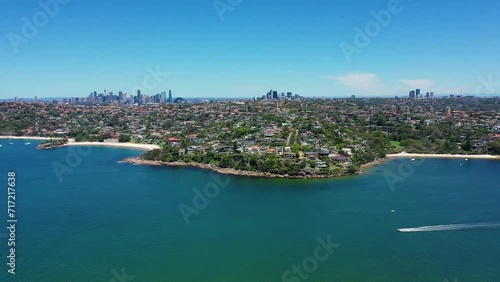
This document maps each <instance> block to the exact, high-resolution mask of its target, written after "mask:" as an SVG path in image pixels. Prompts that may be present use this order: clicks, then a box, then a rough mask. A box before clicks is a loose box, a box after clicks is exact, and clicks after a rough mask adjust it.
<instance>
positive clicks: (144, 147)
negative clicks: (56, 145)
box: [0, 136, 160, 151]
mask: <svg viewBox="0 0 500 282" xmlns="http://www.w3.org/2000/svg"><path fill="white" fill-rule="evenodd" d="M0 139H19V140H50V139H62V138H50V137H29V136H28V137H19V136H0ZM65 146H102V147H115V148H131V149H139V150H145V151H149V150H153V149H160V146H158V145H152V144H135V143H104V142H75V139H71V138H69V139H68V144H66V145H65Z"/></svg>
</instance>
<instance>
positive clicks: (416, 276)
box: [0, 140, 500, 282]
mask: <svg viewBox="0 0 500 282" xmlns="http://www.w3.org/2000/svg"><path fill="white" fill-rule="evenodd" d="M8 142H9V141H7V140H0V144H2V145H3V147H1V148H0V158H1V163H0V181H3V183H5V185H4V187H5V188H4V190H2V191H3V192H0V195H3V196H1V197H0V226H2V228H1V229H0V234H2V235H4V236H1V235H0V240H1V241H2V242H1V247H0V252H1V253H0V257H2V258H3V259H2V263H1V267H0V270H1V273H0V281H51V282H53V281H106V282H108V281H117V282H118V281H439V282H442V281H446V280H448V281H453V280H455V281H460V282H462V281H500V263H499V262H500V260H499V257H500V239H499V238H500V229H498V228H497V227H495V225H494V224H495V223H497V224H498V223H500V205H499V204H498V203H499V202H500V185H499V181H498V180H499V176H498V173H499V172H500V162H498V161H487V160H470V161H469V162H465V161H464V160H436V159H428V160H424V161H423V162H422V163H421V164H420V165H418V166H417V163H413V164H412V165H411V166H412V167H413V169H414V171H413V173H411V170H410V172H409V173H407V174H406V173H405V172H408V171H403V174H401V173H399V172H398V169H399V166H401V164H402V163H403V162H404V163H406V164H409V162H408V160H395V161H391V162H387V163H385V164H383V165H380V166H376V167H373V168H371V169H370V170H369V171H368V173H367V174H365V175H362V176H357V177H346V178H341V179H334V180H313V181H302V180H299V181H286V180H265V179H251V178H243V177H228V176H222V175H216V174H213V173H211V172H207V171H203V170H198V169H189V168H163V167H147V166H133V165H129V164H119V163H117V162H118V161H120V160H122V159H123V158H125V157H128V156H137V155H140V154H141V152H139V151H135V150H129V149H116V148H97V147H95V148H92V149H91V152H84V151H82V152H80V153H79V155H80V157H81V159H79V158H76V159H71V158H68V155H71V154H70V153H69V151H68V150H76V148H73V149H68V148H64V149H57V150H52V151H40V150H36V149H35V145H36V144H37V143H38V142H33V141H30V142H31V143H32V144H31V145H25V144H24V142H25V141H12V142H13V143H14V144H13V145H9V144H8ZM81 150H86V151H88V150H89V149H85V148H82V149H81ZM67 158H68V159H67ZM68 160H69V161H68ZM54 162H58V163H59V164H60V165H61V166H58V167H59V168H61V167H62V166H66V167H67V168H69V169H72V170H71V171H66V172H65V173H63V174H61V175H60V176H61V178H59V177H58V176H57V174H56V172H55V170H54V168H53V163H54ZM10 170H14V171H15V172H16V173H17V198H16V202H17V206H16V212H17V218H18V223H17V228H16V240H17V250H16V252H17V256H16V258H17V264H16V275H15V276H12V275H10V274H7V266H6V262H7V259H6V256H7V255H8V252H7V247H6V242H5V238H2V237H5V235H7V231H6V228H5V227H6V226H7V223H6V219H7V218H6V217H7V212H6V210H7V208H6V201H7V191H6V190H7V188H6V187H7V185H6V183H7V172H8V171H10ZM388 174H391V176H392V178H390V179H394V175H398V177H400V178H399V180H404V182H402V183H401V182H400V183H397V184H395V185H394V186H392V188H393V189H391V185H390V184H389V183H388V182H387V179H386V177H387V175H388ZM214 177H215V178H214ZM2 179H3V180H2ZM225 183H227V185H224V184H225ZM208 186H210V187H211V188H212V190H209V192H211V193H212V194H213V195H211V196H213V198H207V201H205V202H203V201H200V203H198V204H200V205H199V206H198V207H199V208H202V209H197V210H196V213H197V214H194V215H191V216H190V217H189V221H190V222H189V224H187V223H186V221H185V219H184V218H183V216H182V214H181V212H180V210H179V205H180V204H181V203H184V204H186V205H189V206H191V207H193V208H194V206H193V198H194V195H195V193H194V192H193V189H200V190H201V191H203V188H204V187H208ZM216 186H218V187H219V190H220V191H219V193H218V194H217V193H216V192H217V191H216V190H214V189H216V188H215V187H216ZM391 210H395V213H391ZM477 223H488V224H491V225H488V226H490V227H489V228H484V226H483V228H473V229H464V230H448V231H447V230H443V231H435V232H408V233H401V232H397V231H396V230H397V229H398V228H413V227H420V226H432V225H449V224H477ZM466 226H469V225H466ZM434 229H437V230H440V228H434ZM445 229H446V228H445ZM452 229H453V228H452ZM329 236H330V239H331V241H332V242H333V243H337V244H340V246H337V247H336V248H334V250H333V252H332V253H331V254H329V256H328V258H327V259H325V260H324V261H318V260H316V262H315V263H317V264H312V266H311V265H309V268H308V269H309V270H313V271H310V272H306V271H305V270H302V272H303V273H302V274H303V275H307V277H306V276H302V278H304V279H302V278H300V275H298V274H293V272H292V271H293V269H292V266H293V265H302V263H303V262H304V261H308V263H311V260H308V259H307V258H310V257H313V254H314V252H315V249H316V247H318V246H320V244H319V243H318V241H317V239H318V237H319V238H321V239H323V240H325V241H326V240H328V237H329ZM321 252H322V253H321V254H322V255H323V254H324V253H325V251H324V250H322V251H321ZM311 267H312V268H311ZM123 270H124V271H125V272H124V274H125V277H121V280H120V279H118V278H120V276H121V273H122V271H123ZM287 270H290V271H291V272H292V273H289V275H288V276H287V275H285V277H282V275H283V274H284V273H285V272H286V271H287ZM117 274H118V278H117ZM282 278H286V279H288V280H282ZM305 278H307V279H305Z"/></svg>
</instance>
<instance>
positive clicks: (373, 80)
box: [327, 72, 384, 92]
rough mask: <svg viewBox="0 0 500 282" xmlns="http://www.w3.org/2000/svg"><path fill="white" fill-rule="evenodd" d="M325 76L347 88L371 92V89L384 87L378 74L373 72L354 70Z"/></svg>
mask: <svg viewBox="0 0 500 282" xmlns="http://www.w3.org/2000/svg"><path fill="white" fill-rule="evenodd" d="M327 78H328V79H329V80H333V81H335V82H337V83H338V84H340V85H341V86H343V87H345V88H347V89H349V90H356V91H365V92H372V91H373V90H380V88H383V87H384V85H383V84H382V83H381V82H380V80H379V78H378V76H377V75H376V74H374V73H360V72H355V73H348V74H346V75H342V76H330V77H327Z"/></svg>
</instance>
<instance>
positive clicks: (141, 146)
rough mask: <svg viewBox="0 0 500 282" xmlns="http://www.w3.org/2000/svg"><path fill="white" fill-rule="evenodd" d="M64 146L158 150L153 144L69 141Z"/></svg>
mask: <svg viewBox="0 0 500 282" xmlns="http://www.w3.org/2000/svg"><path fill="white" fill-rule="evenodd" d="M65 146H101V147H115V148H131V149H139V150H145V151H149V150H153V149H159V148H160V146H158V145H153V144H135V143H103V142H74V141H73V142H72V141H71V140H70V141H69V142H68V144H66V145H65Z"/></svg>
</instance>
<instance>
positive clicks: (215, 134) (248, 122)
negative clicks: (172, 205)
mask: <svg viewBox="0 0 500 282" xmlns="http://www.w3.org/2000/svg"><path fill="white" fill-rule="evenodd" d="M499 105H500V98H498V97H491V98H475V97H441V98H432V99H431V98H428V99H409V98H405V99H392V98H371V99H368V98H362V99H359V98H358V99H356V98H346V99H310V98H301V97H298V98H296V97H293V98H290V99H288V98H286V97H285V98H282V99H278V100H265V99H261V100H254V101H252V100H227V101H207V100H201V101H197V102H187V101H185V100H182V101H180V102H179V103H165V104H147V105H138V104H135V105H119V104H106V105H99V104H97V105H96V104H84V105H73V104H61V103H43V102H37V103H0V116H1V118H2V119H1V121H0V134H1V135H3V136H4V138H20V136H26V137H22V138H30V137H31V138H34V136H40V137H36V138H45V139H46V143H44V144H42V145H41V146H40V147H41V148H42V149H51V148H57V147H62V146H89V145H91V146H114V147H126V148H136V149H141V150H144V151H145V153H144V154H143V155H142V156H141V157H139V158H133V159H127V160H126V161H127V162H131V163H134V164H150V165H168V166H194V167H200V168H203V169H211V170H215V171H218V172H221V173H226V174H234V175H246V176H258V177H276V178H325V177H337V176H343V175H349V174H356V173H360V172H362V171H363V167H366V165H369V164H371V163H373V162H377V161H382V160H384V159H386V157H389V158H394V157H411V158H414V157H460V158H471V159H472V158H474V157H476V156H477V157H480V158H489V159H498V158H497V157H496V156H498V155H500V113H499V111H500V110H499V109H500V106H499ZM403 152H404V153H403Z"/></svg>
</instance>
